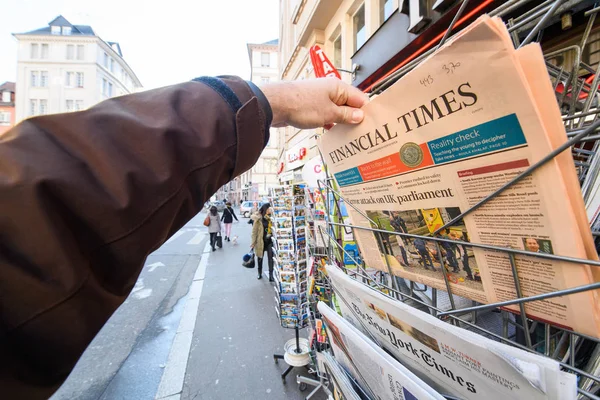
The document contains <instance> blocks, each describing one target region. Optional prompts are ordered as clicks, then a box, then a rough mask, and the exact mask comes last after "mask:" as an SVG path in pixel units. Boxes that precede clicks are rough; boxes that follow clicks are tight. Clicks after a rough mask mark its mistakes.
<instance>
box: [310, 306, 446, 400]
mask: <svg viewBox="0 0 600 400" xmlns="http://www.w3.org/2000/svg"><path fill="white" fill-rule="evenodd" d="M317 307H318V309H319V312H320V313H321V315H322V316H323V320H324V321H325V325H326V328H327V336H328V338H329V343H330V344H331V348H332V349H333V354H334V356H335V360H336V361H337V362H338V363H339V364H340V365H341V366H342V367H344V369H345V370H346V371H347V372H348V373H349V374H350V375H351V376H352V377H353V378H354V379H355V380H356V381H357V383H358V384H359V385H360V387H361V389H362V391H364V392H365V394H366V395H367V396H368V397H369V398H372V399H379V400H404V399H407V400H421V399H432V400H444V397H442V396H441V395H440V394H439V393H438V392H437V391H435V390H434V389H433V388H431V387H430V386H429V385H427V384H426V383H425V382H423V381H422V380H421V379H420V378H419V377H417V376H416V375H415V374H414V373H412V372H411V371H410V370H408V369H407V368H406V367H404V366H403V365H402V364H400V363H399V362H398V361H396V360H395V359H394V358H393V357H391V356H390V355H389V354H387V353H386V352H385V351H383V350H382V349H381V348H380V347H379V346H377V345H376V344H375V343H373V342H372V341H371V340H370V339H369V338H368V337H366V336H365V335H364V334H362V333H361V332H360V331H359V330H358V329H356V328H355V327H354V326H352V325H351V324H349V323H348V322H347V321H345V320H344V319H343V318H342V317H340V316H339V315H338V314H337V313H336V312H335V311H333V310H332V309H331V308H329V306H328V305H327V304H325V303H323V302H319V304H318V306H317Z"/></svg>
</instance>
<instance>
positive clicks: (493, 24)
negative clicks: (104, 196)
mask: <svg viewBox="0 0 600 400" xmlns="http://www.w3.org/2000/svg"><path fill="white" fill-rule="evenodd" d="M521 61H523V62H525V61H527V63H528V66H527V68H523V67H522V66H521ZM536 63H537V64H539V67H540V68H544V60H543V56H542V52H541V49H540V48H539V45H537V44H530V45H527V46H524V47H523V48H521V49H519V51H518V52H517V51H516V50H515V49H514V47H513V46H512V42H511V40H510V37H509V34H508V32H507V30H506V28H505V27H504V25H503V24H502V22H501V21H500V20H498V19H495V18H489V17H487V16H483V17H481V18H479V19H478V20H477V21H476V22H474V23H473V24H472V25H471V26H470V27H468V28H466V29H465V30H463V31H462V32H460V33H459V34H457V35H456V36H455V37H454V38H452V40H450V41H449V42H448V43H446V44H445V45H444V46H443V47H442V48H441V49H440V50H438V51H437V52H435V53H434V54H433V55H432V56H430V57H429V58H428V59H426V60H425V61H423V63H422V64H420V65H419V66H418V67H417V68H415V69H414V70H413V71H411V72H410V73H408V74H407V75H406V76H404V77H403V78H401V79H400V80H399V81H397V82H396V83H394V84H393V85H392V86H391V87H390V88H388V89H387V90H386V91H385V92H383V93H382V94H380V95H378V96H377V97H376V98H375V99H373V100H372V101H371V102H370V103H368V104H367V105H366V106H364V107H363V110H364V112H365V119H364V121H363V122H362V123H361V124H359V125H356V126H349V125H337V126H335V127H334V128H333V129H331V130H330V131H329V132H327V133H326V134H325V135H323V136H321V137H320V138H319V147H320V150H321V152H322V154H323V157H324V158H325V161H326V163H327V166H328V169H329V171H330V172H331V173H332V174H333V176H334V177H335V180H336V182H337V184H338V186H339V188H340V192H341V194H342V196H343V198H344V200H345V201H346V202H347V203H349V204H351V205H352V206H350V205H348V206H347V212H348V214H349V216H350V218H351V220H352V222H353V224H354V225H357V226H359V227H365V228H374V229H381V230H384V231H386V232H390V234H386V233H382V234H381V235H380V239H379V238H378V237H377V236H379V235H375V234H374V233H373V232H372V231H369V230H364V229H355V230H354V235H355V239H356V241H357V243H358V245H359V248H360V250H361V253H362V255H363V258H364V261H365V263H366V265H367V266H368V267H369V268H374V269H378V270H381V271H385V272H390V273H391V274H393V275H396V276H400V277H403V278H406V279H410V280H412V281H415V282H419V283H422V284H425V285H427V286H430V287H433V288H438V289H442V290H446V289H447V288H446V279H447V280H448V282H449V285H450V288H451V290H452V293H453V294H456V295H458V296H461V297H466V298H469V299H472V300H475V301H477V302H480V303H493V302H498V301H505V300H511V299H515V298H517V293H516V289H515V277H514V276H513V272H512V267H511V264H510V260H509V256H508V254H507V253H504V252H495V251H488V250H482V249H478V248H474V247H472V246H470V245H469V243H480V244H488V245H495V246H499V247H503V248H514V249H519V250H525V251H529V252H531V253H535V254H554V255H561V256H569V257H576V258H591V257H592V254H591V250H590V244H592V245H593V239H592V237H591V233H590V231H589V225H588V226H581V222H580V220H581V216H584V218H585V209H584V208H583V201H582V200H581V199H580V198H575V197H576V196H579V197H581V194H580V191H579V190H578V189H577V190H576V191H574V190H573V187H572V186H573V179H572V178H573V177H574V175H573V174H574V165H573V161H572V158H571V156H570V155H569V154H567V153H568V152H564V153H563V154H561V156H560V157H556V158H555V159H553V160H551V161H549V162H548V163H547V164H545V165H544V166H543V167H541V168H539V169H538V170H536V171H535V172H534V173H533V174H531V175H529V176H527V177H525V178H523V179H522V180H520V181H519V182H518V183H516V184H514V185H513V186H511V187H510V188H508V189H507V190H505V191H503V192H502V193H500V194H499V195H497V196H496V197H495V198H494V199H492V200H491V201H489V202H488V203H486V204H485V205H483V206H482V207H480V208H478V209H477V210H475V211H473V212H471V213H469V214H467V215H466V216H465V217H464V218H462V219H458V220H456V221H455V222H454V223H453V224H452V225H451V226H448V227H446V228H444V229H440V228H442V227H444V226H446V224H448V223H449V222H450V221H453V220H454V219H455V218H457V217H459V216H460V215H461V214H462V213H463V212H465V211H466V210H468V209H469V208H470V207H472V206H473V205H475V204H477V203H478V202H479V201H480V200H482V199H483V198H485V197H487V196H488V195H489V194H491V193H493V192H494V191H495V190H496V189H498V188H500V187H501V186H503V185H504V184H506V183H507V182H509V181H510V180H512V179H513V178H514V177H516V176H517V175H519V174H520V173H522V172H523V171H525V170H526V169H527V168H528V167H529V166H531V165H533V164H534V163H535V162H537V161H539V160H540V159H542V158H543V157H544V156H546V155H547V154H548V153H549V152H551V151H552V150H553V148H555V147H557V146H559V145H560V144H562V143H563V142H564V141H566V134H565V131H564V127H563V125H562V122H561V120H560V113H559V112H558V109H557V107H558V106H557V105H556V103H555V102H554V103H552V102H549V101H546V100H543V101H542V100H539V104H538V101H537V100H536V98H537V97H538V94H537V93H538V92H543V93H544V94H545V93H546V92H545V91H542V90H539V87H540V85H546V86H548V88H550V90H551V86H550V81H549V80H547V78H546V81H542V80H541V79H536V80H535V84H532V85H531V86H530V85H529V84H528V80H527V76H528V75H529V74H530V73H532V71H534V70H535V66H532V65H531V64H536ZM482 65H485V68H481V66H482ZM546 89H547V88H546ZM534 91H535V92H534ZM407 93H410V95H408V96H407V95H406V94H407ZM540 107H545V108H548V107H554V108H556V110H552V112H550V111H548V110H542V111H540ZM542 113H543V115H544V118H545V119H548V118H549V117H555V118H558V122H557V123H556V124H550V123H548V122H544V123H543V122H542V118H541V116H540V115H541V114H542ZM555 122H556V121H555ZM546 128H548V129H552V132H548V131H547V130H546ZM567 188H569V190H567ZM391 233H407V234H414V235H421V236H434V235H435V236H436V237H438V238H441V239H444V241H443V242H438V243H436V242H435V241H431V240H426V239H421V238H408V237H405V238H402V237H400V236H398V235H393V234H391ZM593 257H594V258H592V259H596V258H595V257H596V256H593ZM516 265H517V271H518V275H519V276H518V278H519V281H520V285H521V289H522V292H523V296H532V295H536V294H540V293H548V292H553V291H558V290H562V289H567V288H572V287H576V286H581V285H585V284H589V283H592V282H594V281H595V278H594V273H597V272H596V271H594V273H592V271H591V269H590V267H589V266H587V265H582V264H574V263H568V262H563V261H556V260H550V259H547V258H546V259H545V258H541V257H535V256H533V254H532V256H522V255H519V256H516ZM596 292H597V291H596ZM596 292H589V291H588V292H582V293H578V294H573V295H569V296H563V297H555V298H551V299H547V300H541V301H536V302H529V303H525V304H526V305H525V310H526V312H527V316H528V317H529V318H533V319H536V320H539V321H542V322H550V323H552V324H554V325H556V326H558V327H561V328H563V329H571V330H576V331H579V332H582V333H585V334H587V335H590V336H593V337H597V338H598V337H600V329H599V327H600V313H599V309H598V305H597V304H598V302H597V301H596V296H597V293H596ZM507 309H509V310H510V311H512V312H516V313H518V312H519V308H518V306H517V305H515V306H510V307H507Z"/></svg>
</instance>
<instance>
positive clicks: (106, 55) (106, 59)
mask: <svg viewBox="0 0 600 400" xmlns="http://www.w3.org/2000/svg"><path fill="white" fill-rule="evenodd" d="M103 65H104V68H107V69H108V54H106V53H104V63H103Z"/></svg>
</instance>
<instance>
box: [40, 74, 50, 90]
mask: <svg viewBox="0 0 600 400" xmlns="http://www.w3.org/2000/svg"><path fill="white" fill-rule="evenodd" d="M40 86H41V87H48V71H42V72H40Z"/></svg>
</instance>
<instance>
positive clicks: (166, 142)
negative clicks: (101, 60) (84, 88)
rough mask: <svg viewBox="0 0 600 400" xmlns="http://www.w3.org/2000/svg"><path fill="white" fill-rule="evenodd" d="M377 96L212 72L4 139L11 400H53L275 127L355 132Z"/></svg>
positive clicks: (32, 125) (1, 343) (1, 253)
mask: <svg viewBox="0 0 600 400" xmlns="http://www.w3.org/2000/svg"><path fill="white" fill-rule="evenodd" d="M367 101H368V98H367V96H366V95H364V94H363V93H362V92H361V91H360V90H358V89H356V88H354V87H352V86H350V85H348V84H345V83H343V82H342V81H340V80H339V79H335V78H322V79H307V80H302V81H297V82H289V81H285V82H276V83H269V84H265V85H263V86H261V88H260V89H259V88H258V87H257V86H256V85H254V84H253V83H251V82H245V81H244V80H242V79H240V78H237V77H233V76H223V77H219V78H213V77H203V78H199V79H197V80H195V81H193V82H186V83H180V84H177V85H173V86H166V87H162V88H159V89H155V90H147V91H143V92H140V93H134V94H130V95H125V96H118V97H114V98H110V99H108V100H106V101H103V102H101V103H99V104H97V105H95V106H92V107H90V108H88V109H87V110H84V111H79V112H72V113H65V114H53V115H42V116H37V117H32V118H28V119H27V120H25V121H23V122H21V123H20V124H18V125H17V126H15V127H13V128H12V129H11V130H9V131H8V132H5V133H4V134H2V135H1V136H0V293H1V295H0V310H2V311H1V312H0V359H2V361H3V362H2V363H0V388H2V389H1V390H2V398H7V399H28V400H39V399H47V398H49V397H51V395H52V394H53V393H54V392H55V391H56V390H57V389H58V387H59V386H60V385H61V383H62V382H63V381H64V380H65V379H66V378H67V376H68V375H69V373H70V372H71V370H72V369H73V367H74V366H75V364H76V363H77V361H78V359H79V357H80V356H81V354H82V353H83V352H84V350H85V349H86V347H87V346H88V345H89V343H90V342H91V341H92V339H93V338H94V337H95V336H96V334H97V333H98V332H99V331H100V329H101V328H102V326H103V325H104V324H105V323H106V321H107V320H108V319H109V318H110V317H111V315H112V314H113V313H114V312H115V310H116V309H117V308H118V307H119V306H120V305H121V304H122V303H123V302H124V301H125V300H126V299H127V297H128V295H129V294H130V292H131V290H132V288H133V287H134V284H135V282H136V280H137V279H138V276H139V274H140V272H141V270H142V268H143V266H144V262H145V260H146V258H147V257H148V255H149V254H150V253H151V252H153V251H154V250H156V249H158V248H159V247H160V246H161V245H162V244H163V243H165V241H167V239H169V237H171V236H172V235H174V234H175V233H176V232H177V231H178V230H179V229H181V228H182V227H183V226H184V225H185V224H186V223H187V222H188V221H190V219H192V218H193V217H194V216H195V215H197V214H198V213H199V212H200V211H201V207H202V205H203V204H204V202H205V201H207V200H209V199H210V198H211V196H213V195H214V194H215V192H216V189H217V188H220V187H221V186H223V185H225V184H226V183H227V182H228V181H230V180H231V179H232V178H234V177H237V176H239V175H240V174H242V173H243V172H245V171H246V170H248V169H250V168H251V167H252V166H253V165H254V164H255V163H256V161H257V160H258V158H259V156H260V154H261V152H262V151H263V149H264V147H265V146H266V144H267V143H268V141H269V136H270V134H269V128H270V127H271V126H273V127H283V126H287V125H291V126H294V127H296V128H299V129H310V128H317V127H320V126H323V125H324V124H330V123H353V124H357V123H359V122H361V120H362V119H363V117H364V115H363V114H364V113H363V111H362V110H360V107H362V106H363V105H364V104H365V103H366V102H367ZM158 111H160V112H158Z"/></svg>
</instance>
